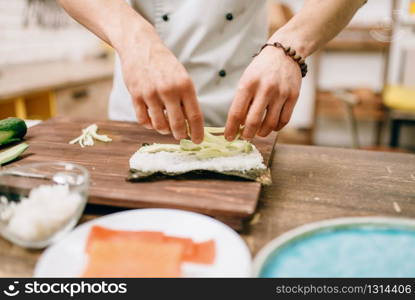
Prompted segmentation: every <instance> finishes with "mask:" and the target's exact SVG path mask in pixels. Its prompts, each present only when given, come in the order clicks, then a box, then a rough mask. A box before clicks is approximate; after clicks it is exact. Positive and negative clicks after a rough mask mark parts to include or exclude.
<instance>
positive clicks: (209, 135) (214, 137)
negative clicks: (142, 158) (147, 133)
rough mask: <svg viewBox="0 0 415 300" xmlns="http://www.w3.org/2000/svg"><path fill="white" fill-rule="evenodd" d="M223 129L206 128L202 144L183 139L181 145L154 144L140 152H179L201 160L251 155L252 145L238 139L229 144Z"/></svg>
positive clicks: (141, 149) (144, 147)
mask: <svg viewBox="0 0 415 300" xmlns="http://www.w3.org/2000/svg"><path fill="white" fill-rule="evenodd" d="M224 131H225V128H223V127H205V128H204V133H205V134H204V139H203V141H202V143H200V144H195V143H193V142H192V141H191V140H188V139H183V140H181V141H180V144H179V145H177V144H152V145H147V146H143V147H141V148H140V149H139V150H138V151H139V152H142V153H157V152H178V153H183V154H187V155H194V156H196V157H197V158H199V159H208V158H215V157H227V156H233V155H238V154H241V153H250V152H251V151H252V150H253V147H252V144H251V143H250V142H248V141H244V140H240V139H239V135H238V136H237V138H236V139H235V140H234V141H232V142H229V141H227V140H226V139H225V137H224V136H223V133H224Z"/></svg>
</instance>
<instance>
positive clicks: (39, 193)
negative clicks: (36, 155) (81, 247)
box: [0, 162, 89, 248]
mask: <svg viewBox="0 0 415 300" xmlns="http://www.w3.org/2000/svg"><path fill="white" fill-rule="evenodd" d="M88 186H89V173H88V171H87V170H86V169H85V168H84V167H82V166H79V165H75V164H72V163H65V162H47V163H33V164H27V165H21V166H18V167H12V168H8V169H6V170H4V171H1V172H0V234H1V235H2V236H3V237H4V238H5V239H7V240H9V241H11V242H12V243H14V244H17V245H19V246H22V247H25V248H44V247H46V246H48V245H50V244H51V243H53V242H55V241H56V240H58V239H59V238H60V237H62V236H64V235H65V234H66V233H68V232H69V231H70V230H72V229H73V227H74V226H75V225H76V224H77V223H78V221H79V219H80V217H81V215H82V213H83V210H84V208H85V205H86V201H87V196H88V195H87V194H88Z"/></svg>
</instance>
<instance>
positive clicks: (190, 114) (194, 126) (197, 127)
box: [183, 87, 204, 144]
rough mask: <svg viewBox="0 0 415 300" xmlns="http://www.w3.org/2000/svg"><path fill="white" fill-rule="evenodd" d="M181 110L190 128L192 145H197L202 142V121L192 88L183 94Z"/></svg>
mask: <svg viewBox="0 0 415 300" xmlns="http://www.w3.org/2000/svg"><path fill="white" fill-rule="evenodd" d="M183 109H184V113H185V116H186V119H187V122H188V124H189V127H190V135H191V138H192V141H193V143H196V144H199V143H201V142H202V141H203V134H204V130H203V124H204V121H203V115H202V111H201V110H200V107H199V103H198V101H197V98H196V93H195V91H194V88H193V87H192V88H191V89H189V90H188V91H186V92H185V93H184V96H183Z"/></svg>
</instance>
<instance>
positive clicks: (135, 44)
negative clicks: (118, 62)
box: [112, 21, 162, 57]
mask: <svg viewBox="0 0 415 300" xmlns="http://www.w3.org/2000/svg"><path fill="white" fill-rule="evenodd" d="M131 28H134V29H133V30H131ZM122 31H123V34H120V35H118V37H117V39H116V41H114V42H113V43H112V44H113V47H114V48H115V50H116V51H117V53H118V54H119V55H120V57H124V56H125V55H128V54H127V53H131V50H132V49H134V50H133V51H137V49H138V50H139V53H148V52H149V51H150V48H151V47H153V46H154V45H156V44H162V41H161V39H160V37H159V36H158V34H157V32H156V30H155V29H154V27H153V26H152V25H151V24H150V23H148V22H146V21H145V22H137V23H136V24H135V25H131V26H130V28H128V29H127V28H126V29H124V30H122Z"/></svg>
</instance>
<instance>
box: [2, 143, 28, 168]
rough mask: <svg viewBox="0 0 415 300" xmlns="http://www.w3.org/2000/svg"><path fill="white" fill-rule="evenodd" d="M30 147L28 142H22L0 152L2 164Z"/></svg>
mask: <svg viewBox="0 0 415 300" xmlns="http://www.w3.org/2000/svg"><path fill="white" fill-rule="evenodd" d="M28 147H29V145H28V144H26V143H22V144H19V145H16V146H13V147H11V148H10V149H7V150H4V151H2V152H0V166H1V165H4V164H6V163H8V162H11V161H12V160H15V159H16V158H17V157H19V155H20V154H22V153H23V152H25V151H26V149H27V148H28Z"/></svg>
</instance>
